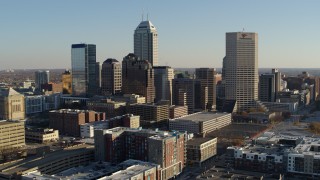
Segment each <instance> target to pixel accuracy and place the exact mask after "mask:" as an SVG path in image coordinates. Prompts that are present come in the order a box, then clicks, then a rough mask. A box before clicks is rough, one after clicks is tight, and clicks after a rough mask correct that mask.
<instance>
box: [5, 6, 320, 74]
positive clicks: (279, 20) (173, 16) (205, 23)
mask: <svg viewBox="0 0 320 180" xmlns="http://www.w3.org/2000/svg"><path fill="white" fill-rule="evenodd" d="M319 8H320V1H319V0H265V1H255V0H241V1H240V0H239V1H238V0H219V1H218V0H199V1H197V0H193V1H191V0H157V1H156V0H113V1H107V0H55V1H43V0H24V1H13V0H12V1H11V0H10V1H0V41H1V43H0V69H6V68H13V69H18V68H19V69H22V68H44V69H51V68H69V67H70V64H71V60H70V59H71V57H70V52H71V44H74V43H80V42H85V43H92V44H96V45H97V61H100V62H103V61H104V60H105V59H106V58H110V57H111V58H116V59H118V60H122V58H123V57H124V56H125V55H127V54H128V53H129V52H133V32H134V29H135V28H136V27H137V25H138V24H139V22H140V21H141V14H142V12H143V11H144V13H145V14H146V13H147V12H149V19H150V20H151V22H152V23H153V24H154V25H155V26H156V28H157V30H158V34H159V63H160V65H170V66H172V67H221V66H222V58H223V57H224V55H225V33H226V32H236V31H242V29H243V28H245V31H249V32H257V33H258V34H259V67H293V68H296V67H306V68H308V67H310V68H319V61H320V9H319ZM145 17H146V15H145Z"/></svg>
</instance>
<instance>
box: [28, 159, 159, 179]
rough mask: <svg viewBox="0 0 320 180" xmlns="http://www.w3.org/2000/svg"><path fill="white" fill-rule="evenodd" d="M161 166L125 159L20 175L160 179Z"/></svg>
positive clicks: (30, 177) (68, 177) (41, 177)
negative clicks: (51, 173)
mask: <svg viewBox="0 0 320 180" xmlns="http://www.w3.org/2000/svg"><path fill="white" fill-rule="evenodd" d="M160 172H161V168H160V166H159V165H157V164H153V163H149V162H144V161H138V160H132V159H130V160H127V161H124V162H122V163H120V164H118V165H112V164H111V163H108V162H95V163H92V164H90V165H88V166H80V167H73V168H70V169H67V170H65V171H62V172H60V173H57V174H54V175H48V174H42V173H41V172H39V171H33V172H30V173H27V174H26V175H23V176H22V180H33V179H34V178H36V179H38V180H42V179H43V180H69V179H70V177H72V178H73V179H87V180H95V179H98V180H113V179H141V180H149V179H150V180H162V178H161V176H160Z"/></svg>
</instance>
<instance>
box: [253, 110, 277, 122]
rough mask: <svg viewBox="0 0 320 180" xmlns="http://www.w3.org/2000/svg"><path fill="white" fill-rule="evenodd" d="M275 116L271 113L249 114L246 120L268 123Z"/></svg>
mask: <svg viewBox="0 0 320 180" xmlns="http://www.w3.org/2000/svg"><path fill="white" fill-rule="evenodd" d="M275 116H276V113H275V112H273V113H271V112H250V113H249V114H248V118H249V119H250V120H251V121H252V120H255V122H257V123H268V122H270V120H271V119H272V118H274V117H275Z"/></svg>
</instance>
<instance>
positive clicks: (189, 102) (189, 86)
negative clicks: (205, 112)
mask: <svg viewBox="0 0 320 180" xmlns="http://www.w3.org/2000/svg"><path fill="white" fill-rule="evenodd" d="M172 82H173V102H174V104H175V105H179V106H188V113H189V114H191V113H194V112H195V111H197V109H198V110H199V111H201V110H202V108H203V107H205V106H206V103H207V102H206V101H203V100H207V99H208V98H207V92H206V91H207V90H208V88H201V81H200V80H196V79H189V78H175V79H173V81H172Z"/></svg>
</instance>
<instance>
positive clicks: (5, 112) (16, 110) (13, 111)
mask: <svg viewBox="0 0 320 180" xmlns="http://www.w3.org/2000/svg"><path fill="white" fill-rule="evenodd" d="M0 119H7V120H23V119H25V104H24V96H23V95H22V94H20V93H18V92H17V91H15V90H14V89H13V88H11V87H10V88H0Z"/></svg>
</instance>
